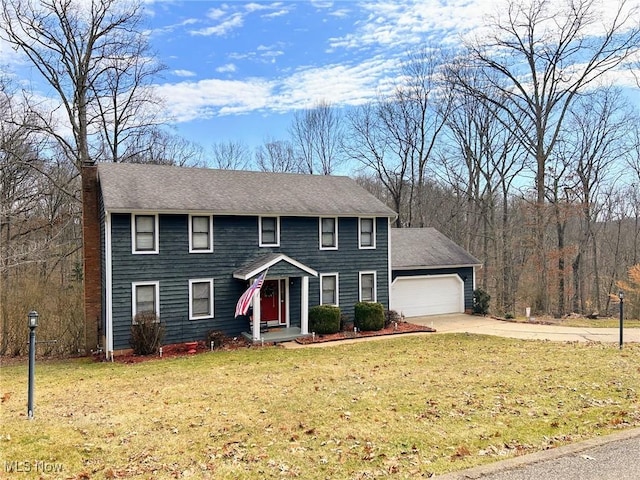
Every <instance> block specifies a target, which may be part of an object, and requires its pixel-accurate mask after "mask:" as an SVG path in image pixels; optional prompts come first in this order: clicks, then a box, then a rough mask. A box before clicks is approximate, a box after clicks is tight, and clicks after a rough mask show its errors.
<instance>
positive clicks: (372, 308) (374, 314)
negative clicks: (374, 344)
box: [354, 302, 384, 331]
mask: <svg viewBox="0 0 640 480" xmlns="http://www.w3.org/2000/svg"><path fill="white" fill-rule="evenodd" d="M354 324H355V326H356V327H358V330H362V331H376V330H382V328H383V327H384V306H383V305H382V304H381V303H370V302H358V303H356V305H355V309H354Z"/></svg>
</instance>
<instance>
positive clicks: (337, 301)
mask: <svg viewBox="0 0 640 480" xmlns="http://www.w3.org/2000/svg"><path fill="white" fill-rule="evenodd" d="M324 277H336V303H323V301H322V280H323V278H324ZM320 305H335V306H336V307H339V306H340V278H339V276H338V272H335V273H321V274H320Z"/></svg>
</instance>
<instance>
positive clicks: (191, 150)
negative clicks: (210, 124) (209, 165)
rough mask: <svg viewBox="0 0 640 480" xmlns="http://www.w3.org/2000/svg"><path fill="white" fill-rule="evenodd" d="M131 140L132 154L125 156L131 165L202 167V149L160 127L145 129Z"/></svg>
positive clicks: (203, 162)
mask: <svg viewBox="0 0 640 480" xmlns="http://www.w3.org/2000/svg"><path fill="white" fill-rule="evenodd" d="M137 133H138V134H137V135H136V136H135V137H134V138H132V139H130V141H129V142H128V148H129V149H130V151H131V153H128V154H127V155H125V156H124V158H126V160H127V162H130V163H151V164H155V165H177V166H180V167H184V166H188V167H202V166H204V165H205V163H206V162H205V161H204V159H203V150H202V147H201V146H200V145H198V144H196V143H194V142H190V141H189V140H187V139H185V138H183V137H181V136H179V135H174V134H172V133H170V132H168V131H166V130H163V129H161V128H158V127H153V128H148V129H143V130H141V131H138V132H137Z"/></svg>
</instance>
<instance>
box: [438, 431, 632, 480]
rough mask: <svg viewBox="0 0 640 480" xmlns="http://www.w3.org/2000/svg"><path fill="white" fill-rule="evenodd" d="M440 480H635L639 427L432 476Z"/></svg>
mask: <svg viewBox="0 0 640 480" xmlns="http://www.w3.org/2000/svg"><path fill="white" fill-rule="evenodd" d="M435 478H437V479H439V480H466V479H483V480H637V479H639V478H640V429H639V428H636V429H633V430H627V431H623V432H620V433H617V434H613V435H608V436H606V437H600V438H595V439H593V440H588V441H585V442H581V443H576V444H573V445H567V446H564V447H559V448H554V449H552V450H546V451H544V452H537V453H532V454H531V455H524V456H522V457H516V458H512V459H509V460H503V461H501V462H496V463H494V464H490V465H483V466H481V467H476V468H470V469H468V470H461V471H459V472H453V473H448V474H446V475H440V476H437V477H435Z"/></svg>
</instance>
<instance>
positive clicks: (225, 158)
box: [212, 141, 249, 170]
mask: <svg viewBox="0 0 640 480" xmlns="http://www.w3.org/2000/svg"><path fill="white" fill-rule="evenodd" d="M212 153H213V159H212V160H213V165H214V166H215V167H216V168H221V169H223V170H244V169H246V168H247V167H248V166H249V149H248V148H247V146H246V145H245V144H243V143H242V142H232V141H227V142H216V143H214V144H213V147H212Z"/></svg>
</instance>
